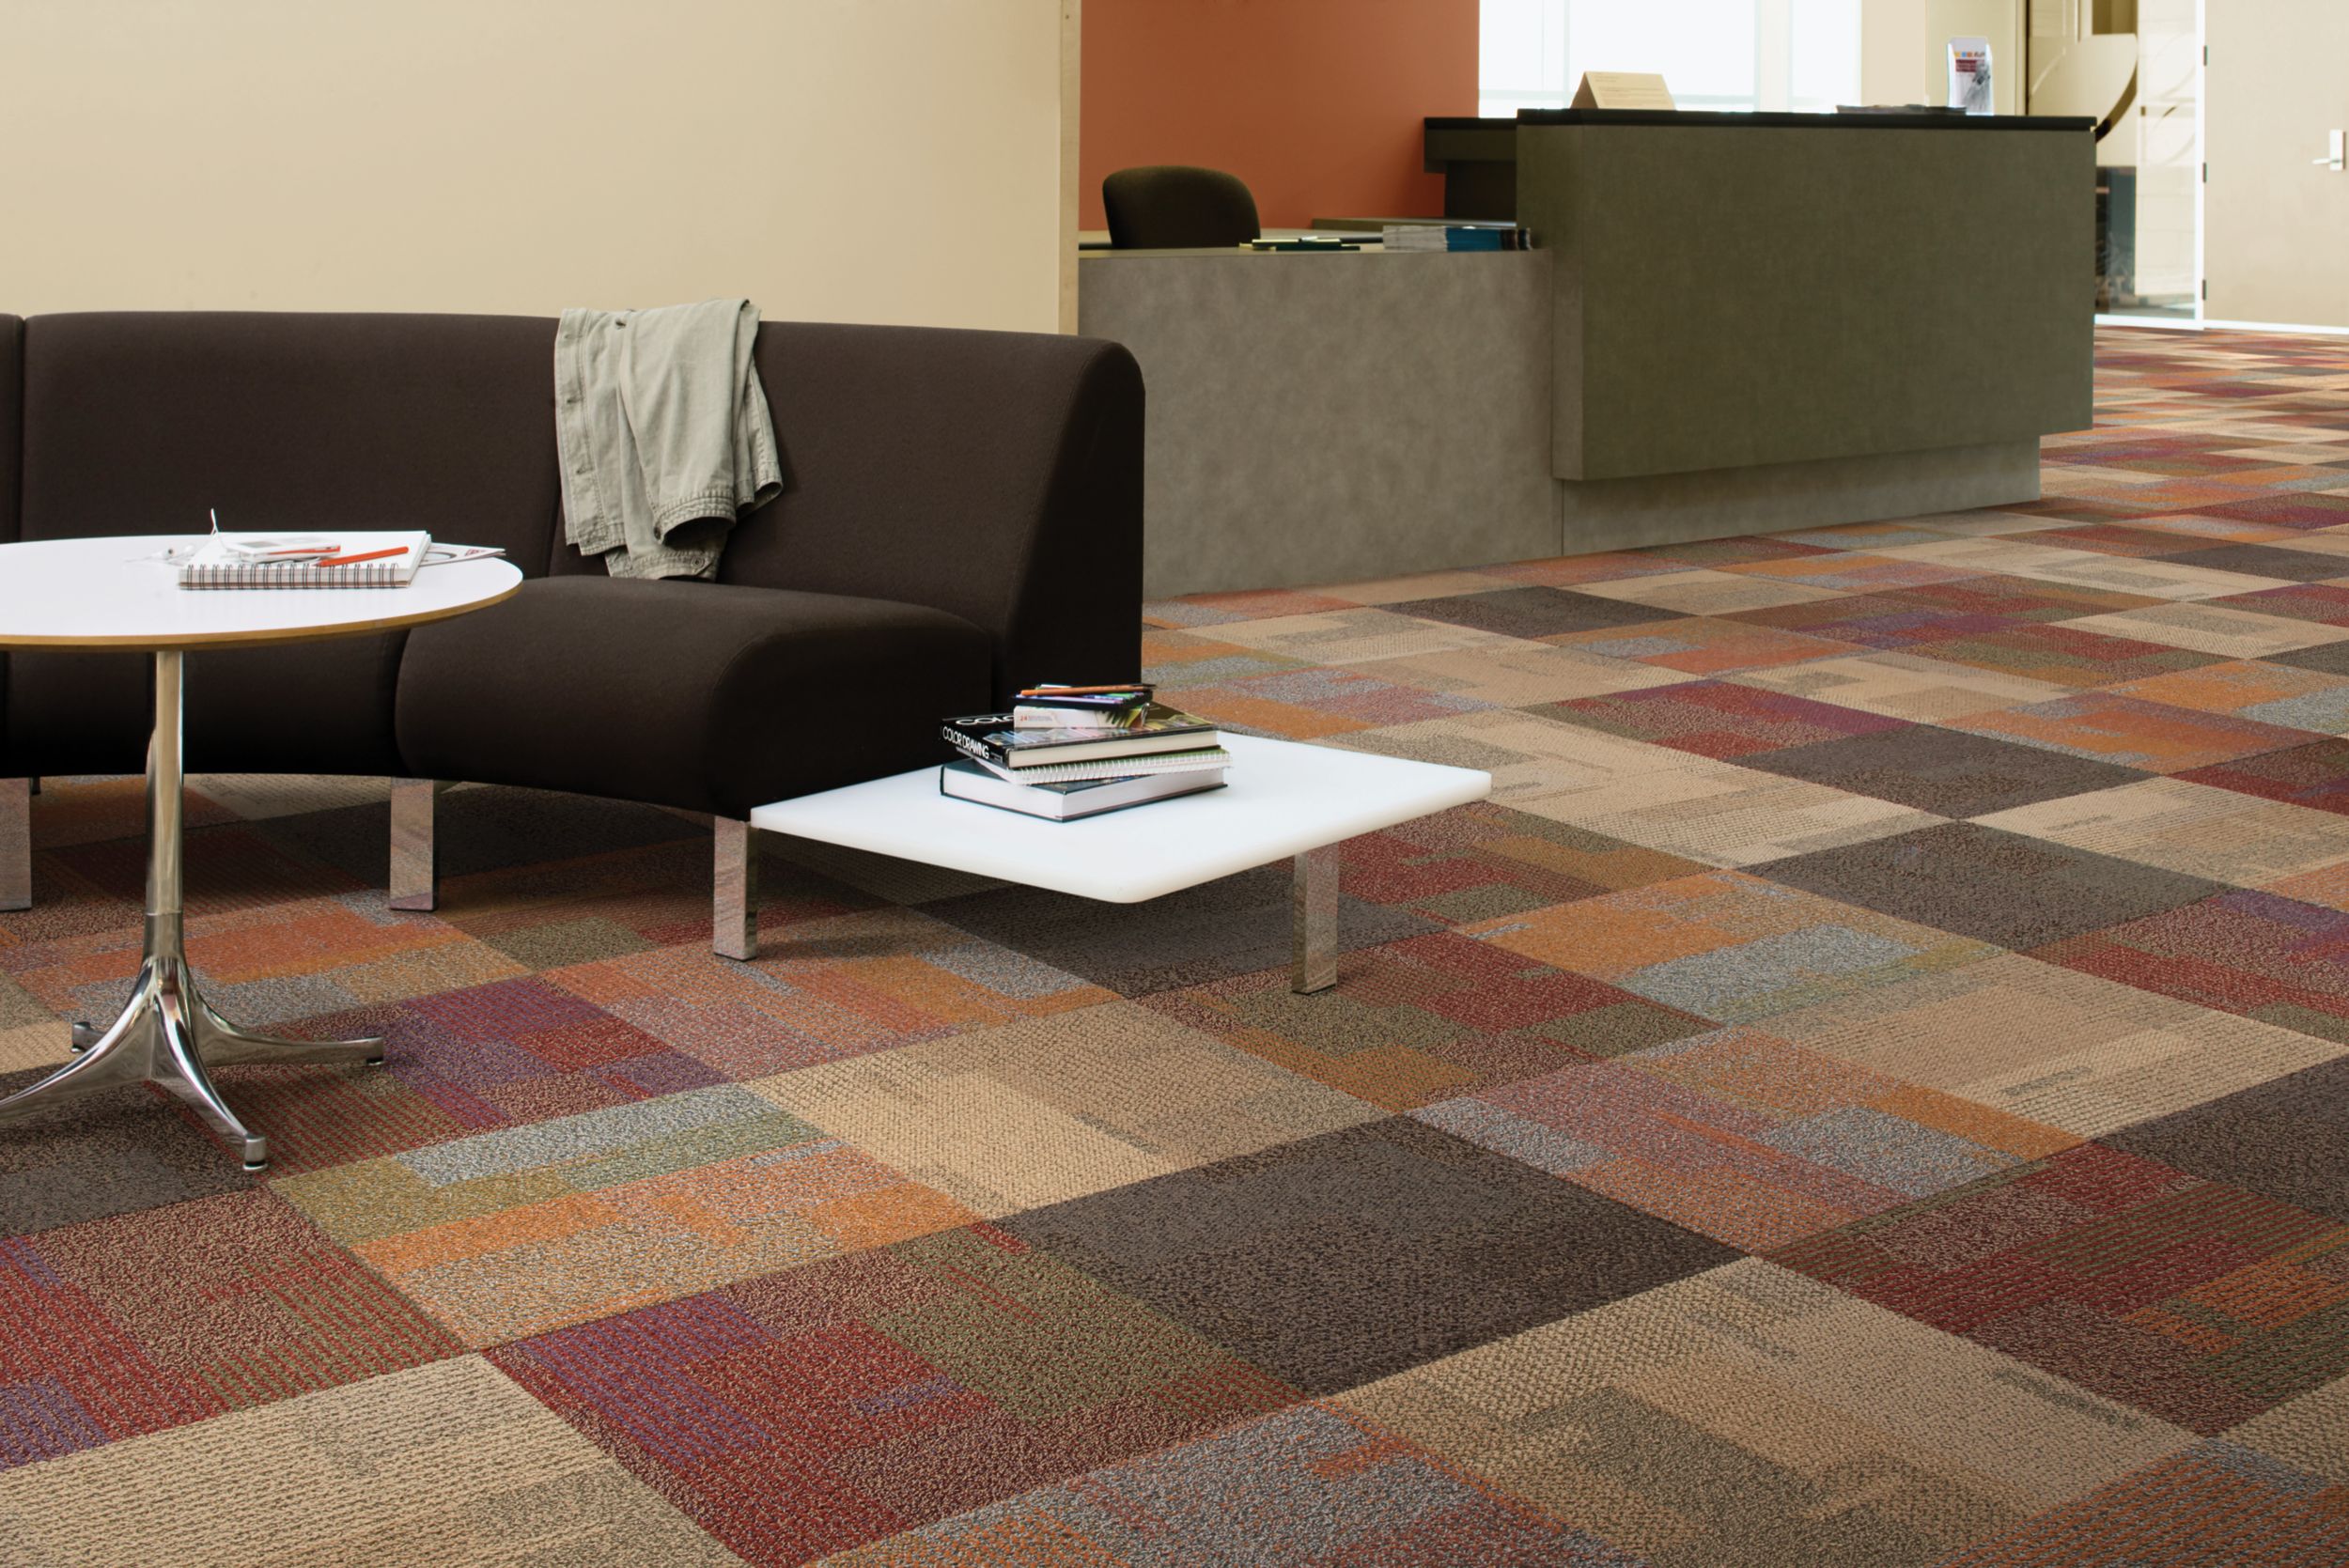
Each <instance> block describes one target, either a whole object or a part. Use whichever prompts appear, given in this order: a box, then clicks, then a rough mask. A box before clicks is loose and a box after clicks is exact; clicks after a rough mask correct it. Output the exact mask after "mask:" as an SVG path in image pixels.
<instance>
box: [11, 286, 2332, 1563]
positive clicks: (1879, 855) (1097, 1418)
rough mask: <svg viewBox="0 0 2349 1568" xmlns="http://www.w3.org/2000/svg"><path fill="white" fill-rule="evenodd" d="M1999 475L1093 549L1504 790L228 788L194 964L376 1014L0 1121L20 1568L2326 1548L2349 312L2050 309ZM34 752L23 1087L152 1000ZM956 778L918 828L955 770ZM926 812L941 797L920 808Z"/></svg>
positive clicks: (209, 838) (2192, 1559)
mask: <svg viewBox="0 0 2349 1568" xmlns="http://www.w3.org/2000/svg"><path fill="white" fill-rule="evenodd" d="M2097 405H2098V416H2097V423H2096V425H2095V427H2093V428H2092V429H2088V430H2082V431H2077V432H2074V433H2071V434H2068V435H2063V436H2059V437H2055V438H2052V439H2050V440H2049V441H2047V442H2046V444H2045V449H2044V453H2043V459H2044V460H2043V467H2042V480H2043V488H2044V492H2045V493H2044V495H2043V496H2042V498H2041V499H2039V500H2037V501H2034V502H2028V503H2022V504H2018V505H2013V506H2007V507H1999V508H1991V509H1985V510H1981V511H1974V512H1965V513H1953V514H1943V515H1937V516H1931V517H1922V518H1913V519H1902V520H1892V521H1889V522H1868V523H1857V524H1838V523H1831V522H1825V521H1822V522H1821V523H1819V524H1816V525H1813V526H1810V527H1805V528H1800V529H1797V530H1793V531H1790V532H1788V533H1785V534H1781V535H1778V536H1754V535H1750V534H1749V535H1743V536H1735V537H1729V538H1721V539H1710V540H1698V541H1692V542H1689V543H1686V544H1680V545H1672V546H1666V547H1661V548H1658V549H1655V550H1644V551H1640V550H1626V551H1595V552H1592V553H1588V554H1582V555H1573V556H1564V557H1561V558H1558V559H1554V560H1547V561H1526V562H1513V563H1506V564H1501V565H1495V566H1492V567H1486V568H1481V569H1478V570H1473V571H1439V572H1429V573H1423V574H1419V575H1415V576H1408V577H1400V578H1395V579H1391V580H1388V581H1384V582H1360V583H1339V584H1319V585H1307V586H1297V587H1279V588H1271V589H1267V590H1263V591H1256V592H1242V593H1230V594H1214V595H1205V596H1200V597H1198V598H1190V599H1185V600H1180V601H1175V602H1171V603H1165V604H1157V605H1152V606H1150V607H1148V609H1147V612H1146V616H1145V619H1146V623H1147V624H1146V625H1145V627H1144V628H1143V660H1144V663H1145V666H1146V668H1147V669H1148V671H1149V673H1150V675H1151V678H1153V679H1154V680H1156V681H1158V682H1159V685H1160V687H1161V690H1162V691H1164V692H1166V693H1167V694H1168V695H1169V696H1170V698H1171V699H1172V700H1175V701H1177V702H1179V703H1181V704H1182V705H1183V706H1186V707H1188V708H1190V709H1192V710H1194V711H1197V712H1199V713H1202V714H1206V715H1207V716H1209V717H1211V718H1213V719H1215V720H1216V721H1217V722H1221V723H1222V724H1225V725H1229V726H1232V727H1235V728H1239V729H1245V730H1250V731H1253V732H1256V733H1260V734H1266V735H1272V736H1279V737H1287V738H1290V739H1294V740H1301V741H1310V742H1315V743H1319V744H1323V745H1330V746H1336V747H1341V748H1345V749H1350V750H1357V751H1363V752H1372V753H1383V754H1388V755H1395V756H1407V757H1417V758H1422V759H1425V760H1430V761H1439V762H1448V763H1454V764H1456V765H1460V766H1465V767H1472V768H1483V769H1486V770H1487V771H1489V772H1490V773H1491V774H1492V775H1493V778H1494V782H1495V787H1494V792H1493V797H1492V799H1490V800H1486V801H1482V802H1479V803H1477V804H1474V805H1470V806H1465V807H1462V808H1459V809H1457V810H1455V811H1451V812H1446V813H1443V814H1441V815H1436V816H1432V817H1428V818H1425V819H1423V820H1422V821H1418V822H1413V823H1407V824H1404V825H1402V826H1400V827H1396V828H1392V829H1389V830H1387V831H1381V832H1375V833H1370V834H1366V835H1363V836H1362V837H1361V838H1358V839H1355V840H1353V841H1352V842H1350V843H1348V844H1347V845H1346V846H1344V847H1343V849H1342V851H1341V856H1340V858H1341V862H1342V864H1341V871H1340V877H1339V881H1340V890H1341V900H1340V903H1341V908H1340V923H1341V949H1342V951H1341V953H1340V955H1339V961H1338V974H1337V981H1336V984H1335V985H1334V986H1331V987H1330V988H1329V989H1327V990H1325V991H1322V992H1320V993H1317V994H1315V995H1311V996H1299V995H1298V994H1296V993H1295V992H1294V991H1293V990H1292V989H1291V988H1290V985H1289V968H1288V961H1289V939H1290V915H1291V910H1290V895H1291V890H1290V880H1289V877H1288V874H1287V871H1286V869H1285V868H1284V867H1282V866H1268V867H1264V868H1261V869H1259V870H1256V871H1252V872H1248V873H1245V874H1242V875H1240V876H1237V877H1227V878H1224V879H1222V880H1221V881H1218V882H1215V883H1211V884H1208V885H1207V886H1206V887H1202V888H1199V889H1195V890H1192V891H1191V892H1190V893H1180V894H1176V895H1175V896H1172V897H1169V898H1166V899H1161V900H1159V901H1157V902H1155V903H1152V904H1148V905H1143V906H1136V907H1111V906H1103V905H1097V904H1091V903H1087V902H1084V901H1082V900H1078V899H1073V898H1066V897H1062V896H1060V895H1057V894H1051V893H1039V892H1036V891H1034V890H1032V889H1026V888H1019V887H1012V886H1006V885H1003V884H1002V883H997V882H990V881H987V880H983V879H980V878H974V877H965V876H961V875H958V874H955V873H948V872H941V871H938V870H935V869H933V868H926V867H922V866H917V865H912V864H910V863H907V862H894V861H886V860H882V859H879V858H878V857H873V856H869V855H862V854H858V853H855V852H852V851H847V850H839V849H829V848H822V847H818V846H806V845H798V844H788V843H782V842H772V841H770V842H766V843H763V844H762V846H761V850H762V853H763V855H764V857H765V864H764V866H763V869H762V881H763V888H764V897H763V900H762V908H761V911H760V923H759V924H760V935H761V942H762V945H761V950H760V954H759V956H758V957H757V958H756V959H755V960H754V961H753V962H750V963H740V964H738V963H733V962H729V961H725V960H722V959H718V958H715V957H713V956H712V955H711V954H710V952H709V947H708V918H709V917H708V863H709V862H708V839H707V837H706V831H705V829H704V828H703V827H702V826H701V825H700V824H698V823H696V822H693V821H691V820H688V819H686V818H683V817H681V816H678V815H675V814H672V813H668V812H661V811H654V810H649V809H646V808H639V807H631V806H625V805H618V804H614V803H611V802H606V801H597V800H583V799H580V798H575V797H566V796H550V795H537V794H533V793H530V792H527V791H521V790H509V789H494V788H485V787H479V786H470V785H468V786H464V787H460V788H459V789H456V790H454V791H452V792H450V793H449V794H448V795H447V796H446V797H444V798H443V802H442V808H441V815H442V823H443V862H444V867H445V876H444V878H443V900H442V907H441V908H440V909H439V910H438V911H437V912H435V913H431V914H419V913H405V914H403V913H396V912H393V911H391V910H389V909H387V908H385V906H384V902H383V897H382V893H381V876H382V864H383V844H384V839H385V833H386V828H387V821H388V816H387V811H386V806H385V799H384V789H383V785H382V784H381V781H373V780H343V779H338V780H319V779H284V778H207V779H199V780H197V781H195V783H194V787H193V789H192V792H191V796H190V800H189V806H188V822H189V824H190V831H189V843H188V863H189V877H190V883H191V893H192V896H191V919H190V923H189V942H190V949H191V952H192V954H193V955H194V961H195V963H196V965H197V966H198V968H199V970H201V972H202V975H203V978H204V981H205V984H206V985H207V986H208V987H209V989H210V994H211V995H212V996H213V997H214V998H215V999H216V1000H217V1001H219V1002H220V1003H221V1004H222V1005H223V1006H224V1007H226V1009H227V1010H228V1011H230V1012H231V1013H232V1014H234V1015H235V1016H238V1017H241V1018H244V1019H247V1020H249V1021H251V1022H254V1023H256V1024H259V1025H263V1026H265V1027H268V1028H271V1029H272V1030H275V1031H277V1032H287V1033H292V1034H297V1035H303V1036H314V1037H326V1036H331V1035H336V1034H346V1033H354V1032H363V1031H365V1032H381V1033H384V1034H386V1035H387V1036H388V1037H389V1042H390V1045H389V1059H388V1061H387V1062H386V1063H385V1064H384V1065H383V1066H381V1067H380V1068H374V1069H366V1068H360V1067H356V1066H352V1067H339V1068H306V1067H289V1066H270V1067H264V1066H243V1067H229V1068H226V1069H224V1070H223V1072H222V1075H221V1076H222V1079H223V1082H224V1085H225V1087H226V1092H227V1094H229V1096H230V1098H231V1099H232V1100H233V1101H234V1102H235V1103H236V1104H237V1105H238V1106H239V1107H240V1108H241V1110H244V1111H245V1112H246V1113H247V1114H248V1116H249V1117H250V1118H251V1120H252V1121H253V1122H254V1124H255V1125H256V1126H257V1129H258V1130H260V1131H262V1132H264V1133H266V1134H267V1135H268V1136H269V1137H270V1139H271V1141H272V1146H273V1150H274V1153H275V1155H276V1160H275V1163H274V1164H273V1165H272V1168H271V1169H270V1170H269V1171H268V1172H266V1173H265V1174H263V1175H262V1176H259V1177H254V1176H248V1175H246V1174H245V1173H244V1172H242V1171H241V1170H240V1169H239V1167H238V1165H237V1163H236V1162H235V1161H234V1160H233V1159H232V1158H230V1157H226V1155H225V1153H224V1152H223V1151H222V1150H221V1149H220V1148H219V1147H218V1145H217V1144H215V1143H214V1142H213V1141H212V1140H211V1139H210V1135H209V1134H207V1133H206V1132H205V1131H204V1130H203V1129H202V1127H201V1126H200V1125H199V1124H197V1123H196V1122H194V1120H193V1119H192V1118H191V1117H189V1116H188V1115H187V1114H185V1113H184V1112H183V1111H181V1110H179V1109H178V1108H177V1107H176V1106H175V1105H174V1104H173V1103H172V1102H170V1101H168V1100H166V1099H164V1098H163V1097H161V1096H159V1095H157V1094H151V1093H148V1092H147V1091H144V1090H138V1089H124V1090H116V1091H109V1092H106V1093H103V1094H94V1095H92V1096H90V1097H89V1098H87V1099H86V1100H83V1101H80V1102H77V1103H75V1104H73V1105H71V1106H70V1107H65V1108H61V1109H58V1110H53V1111H48V1112H45V1113H43V1114H41V1115H39V1116H36V1117H33V1118H30V1119H27V1120H25V1121H23V1122H19V1123H12V1124H10V1125H8V1126H6V1127H0V1562H8V1563H15V1562H19V1561H22V1562H25V1563H41V1564H51V1563H57V1564H65V1563H70V1564H73V1565H75V1568H81V1565H84V1564H123V1565H125V1568H129V1565H133V1564H136V1565H140V1568H145V1565H147V1564H150V1563H155V1562H170V1563H172V1564H174V1565H175V1568H177V1565H179V1564H190V1565H197V1564H224V1565H226V1564H230V1563H234V1564H238V1565H240V1568H242V1565H244V1564H248V1563H252V1562H263V1563H277V1564H283V1565H286V1568H291V1565H293V1564H296V1563H301V1564H323V1563H329V1562H333V1563H362V1562H364V1563H383V1564H398V1565H401V1568H406V1565H408V1564H416V1565H419V1568H455V1565H459V1564H490V1563H518V1562H538V1563H562V1564H565V1565H566V1568H568V1565H571V1564H580V1565H586V1568H594V1565H610V1568H636V1565H640V1564H646V1563H663V1564H666V1563H678V1564H692V1565H701V1564H718V1563H743V1562H749V1563H755V1564H762V1565H767V1564H774V1565H782V1564H801V1563H811V1562H819V1561H820V1562H828V1563H832V1564H834V1565H836V1568H982V1565H984V1568H1259V1565H1265V1568H1270V1565H1279V1568H1349V1565H1353V1568H1367V1565H1371V1564H1377V1565H1379V1568H1567V1565H1572V1568H1777V1565H1779V1564H1787V1565H1794V1564H1800V1565H1803V1568H1814V1565H1815V1568H1957V1565H1960V1564H1964V1565H1969V1568H2025V1565H2029V1568H2073V1565H2077V1564H2101V1565H2107V1568H2188V1565H2194V1568H2267V1565H2279V1568H2281V1565H2290V1568H2316V1565H2318V1564H2331V1563H2338V1562H2349V351H2345V350H2344V349H2342V347H2341V344H2340V343H2338V342H2336V341H2329V340H2312V339H2310V340H2303V339H2294V338H2289V337H2281V336H2267V335H2256V334H2208V335H2201V336H2198V335H2192V334H2172V333H2159V332H2134V333H2132V332H2122V331H2109V332H2106V333H2104V334H2102V335H2101V336H2100V339H2099V363H2098V379H2097ZM140 800H141V791H140V786H139V784H138V782H137V781H135V780H118V779H62V780H49V781H44V787H43V789H42V791H41V793H40V794H39V797H38V798H37V800H36V803H35V808H34V842H35V846H36V875H37V889H38V902H37V903H36V905H35V907H34V908H31V909H29V910H25V911H23V912H19V913H9V914H5V915H0V1090H5V1089H10V1088H13V1087H15V1086H17V1085H18V1084H21V1083H23V1082H26V1081H29V1080H30V1079H32V1078H33V1077H34V1076H35V1075H36V1074H38V1073H40V1072H42V1071H46V1070H48V1069H49V1068H51V1067H53V1066H54V1065H55V1064H56V1063H59V1062H61V1061H62V1060H64V1059H65V1056H66V1050H67V1033H66V1028H65V1024H66V1021H67V1020H69V1019H76V1018H99V1017H105V1016H106V1015H107V1014H108V1013H109V1011H110V1010H111V1009H112V1008H114V1007H115V1006H117V1004H118V1003H119V1001H120V1000H121V998H122V996H123V994H124V992H125V990H126V988H127V987H128V986H129V985H130V983H131V979H132V971H133V970H134V968H135V964H136V958H137V934H138V915H139V899H140V893H141V881H142V877H143V873H144V864H145V851H144V845H143V843H142V842H141V833H142V831H143V816H142V812H141V807H140ZM975 822H976V818H975V817H974V824H975ZM974 831H975V830H974Z"/></svg>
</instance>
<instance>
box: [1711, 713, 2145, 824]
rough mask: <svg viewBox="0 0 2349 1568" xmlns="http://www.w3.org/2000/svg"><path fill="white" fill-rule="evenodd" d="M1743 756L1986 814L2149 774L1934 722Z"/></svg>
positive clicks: (1840, 783) (1905, 799) (1912, 802)
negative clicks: (1934, 724) (1970, 733)
mask: <svg viewBox="0 0 2349 1568" xmlns="http://www.w3.org/2000/svg"><path fill="white" fill-rule="evenodd" d="M1739 760H1740V761H1741V762H1743V763H1744V764H1745V765H1746V766H1747V767H1748V768H1760V769H1761V770H1762V771H1764V772H1766V773H1782V774H1784V775H1786V776H1787V777H1789V778H1795V779H1808V780H1810V781H1811V782H1812V784H1828V785H1830V786H1832V787H1833V788H1836V789H1844V790H1849V791H1851V792H1852V793H1853V794H1855V795H1873V796H1875V798H1876V799H1878V800H1892V801H1896V802H1898V803H1899V804H1901V805H1904V806H1914V807H1915V808H1917V809H1918V810H1919V811H1929V812H1931V813H1933V814H1934V815H1937V816H1986V815H1989V814H1990V813H1992V812H1997V811H2007V810H2009V809H2011V808H2013V807H2015V806H2028V805H2033V804H2036V803H2037V802H2039V801H2041V800H2055V799H2058V798H2060V797H2062V796H2067V795H2085V794H2087V793H2088V792H2089V791H2091V790H2097V789H2110V788H2113V787H2114V786H2116V785H2119V784H2133V783H2135V782H2136V781H2137V780H2139V779H2142V778H2144V777H2145V775H2144V774H2142V773H2140V772H2139V771H2137V770H2136V769H2135V768H2121V767H2117V766H2115V765H2114V764H2111V763H2107V762H2095V761H2092V760H2090V759H2089V758H2087V757H2076V756H2070V755H2067V754H2065V753H2061V752H2056V751H2049V750H2046V749H2045V748H2042V747H2038V746H2020V745H2016V744H2015V743H2014V742H2013V741H2008V740H1994V739H1992V738H1991V737H1988V736H1983V735H1968V734H1965V733H1964V732H1962V731H1958V730H1945V729H1938V728H1936V727H1934V726H1932V725H1920V726H1918V727H1917V728H1915V729H1907V730H1882V731H1878V732H1876V733H1875V734H1873V735H1852V736H1842V737H1837V738H1835V739H1833V740H1820V741H1814V742H1812V744H1810V745H1807V746H1788V747H1784V748H1782V749H1781V750H1779V751H1775V752H1763V753H1758V754H1756V755H1752V756H1748V757H1742V758H1740V759H1739Z"/></svg>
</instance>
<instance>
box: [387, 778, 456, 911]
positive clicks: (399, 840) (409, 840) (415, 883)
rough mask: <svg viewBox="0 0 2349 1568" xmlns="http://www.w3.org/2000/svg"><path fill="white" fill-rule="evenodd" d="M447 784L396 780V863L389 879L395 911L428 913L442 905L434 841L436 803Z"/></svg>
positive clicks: (394, 858)
mask: <svg viewBox="0 0 2349 1568" xmlns="http://www.w3.org/2000/svg"><path fill="white" fill-rule="evenodd" d="M447 787H448V786H447V785H446V784H441V783H439V782H438V781H436V780H432V779H394V780H393V781H392V863H391V875H390V877H388V878H386V881H387V885H388V887H389V889H390V893H391V904H392V908H395V909H414V910H419V911H421V910H427V909H431V908H436V907H438V905H439V904H440V902H441V862H440V859H439V856H438V855H437V853H436V852H435V846H434V844H433V842H432V828H433V817H434V805H433V802H434V801H435V800H437V799H438V798H439V796H440V793H441V791H442V790H443V789H445V788H447Z"/></svg>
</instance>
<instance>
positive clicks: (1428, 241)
mask: <svg viewBox="0 0 2349 1568" xmlns="http://www.w3.org/2000/svg"><path fill="white" fill-rule="evenodd" d="M1379 241H1380V242H1381V243H1382V244H1383V245H1384V246H1385V248H1386V249H1387V250H1389V251H1390V252H1393V251H1527V250H1532V248H1533V246H1532V240H1531V239H1530V238H1529V237H1528V235H1527V234H1526V231H1525V230H1524V229H1522V228H1519V227H1518V226H1517V225H1515V224H1499V223H1452V224H1389V225H1387V226H1386V227H1385V228H1383V229H1381V230H1379Z"/></svg>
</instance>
